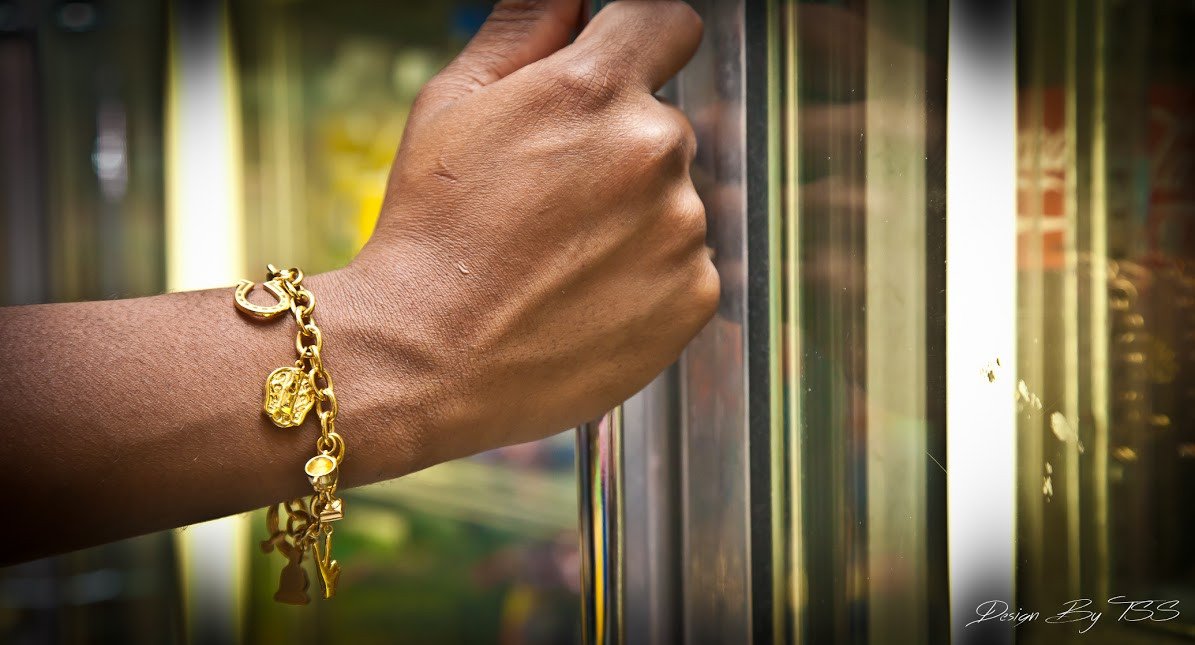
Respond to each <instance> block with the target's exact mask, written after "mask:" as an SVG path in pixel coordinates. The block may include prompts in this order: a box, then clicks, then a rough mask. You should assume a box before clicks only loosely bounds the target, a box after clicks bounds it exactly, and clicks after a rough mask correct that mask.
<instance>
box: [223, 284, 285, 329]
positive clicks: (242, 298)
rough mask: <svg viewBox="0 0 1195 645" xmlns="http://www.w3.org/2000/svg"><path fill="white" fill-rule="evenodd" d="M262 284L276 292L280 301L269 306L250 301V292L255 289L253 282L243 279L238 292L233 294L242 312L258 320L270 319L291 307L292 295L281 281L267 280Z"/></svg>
mask: <svg viewBox="0 0 1195 645" xmlns="http://www.w3.org/2000/svg"><path fill="white" fill-rule="evenodd" d="M261 286H263V287H265V289H266V291H269V292H270V293H272V294H274V297H275V298H277V299H278V302H276V303H274V304H272V305H270V306H268V307H263V306H262V305H255V304H253V303H252V302H249V292H250V291H252V290H253V283H252V282H250V281H248V280H241V281H240V283H239V284H237V289H236V293H235V294H234V295H233V302H234V303H235V304H236V308H237V309H238V310H239V311H240V312H241V313H243V314H245V315H246V316H249V317H251V318H256V319H258V320H270V319H272V318H273V317H275V316H277V315H278V314H280V313H282V312H284V311H286V310H287V309H290V296H289V295H288V294H287V293H286V288H285V287H283V286H282V283H281V282H279V281H278V280H267V281H266V282H263V283H261Z"/></svg>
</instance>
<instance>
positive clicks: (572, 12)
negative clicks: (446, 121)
mask: <svg viewBox="0 0 1195 645" xmlns="http://www.w3.org/2000/svg"><path fill="white" fill-rule="evenodd" d="M580 16H581V2H580V0H502V1H501V2H499V3H498V4H497V5H495V6H494V9H493V11H491V12H490V16H489V18H487V19H486V21H485V24H483V25H482V26H481V29H480V30H479V31H478V32H477V35H475V36H474V37H473V40H471V41H469V44H468V45H466V46H465V49H464V51H462V52H461V53H460V55H459V56H457V57H456V59H455V60H453V61H452V62H451V63H449V64H448V66H447V67H445V68H444V70H443V71H442V72H440V73H439V74H438V75H436V77H435V78H434V79H432V80H431V81H430V82H428V84H427V85H426V86H425V88H424V94H425V95H426V96H425V97H424V98H425V99H427V100H430V101H431V102H433V103H437V104H443V103H449V102H451V101H454V100H456V99H458V98H460V97H462V96H465V95H466V94H469V93H471V92H474V91H476V90H478V89H480V88H482V87H484V86H486V85H489V84H490V83H493V82H495V81H498V80H500V79H502V78H503V77H505V76H507V75H509V74H511V73H513V72H515V71H517V70H519V69H520V68H522V67H524V66H526V65H529V64H531V63H534V62H535V61H537V60H540V59H541V58H545V57H547V56H548V55H550V54H552V53H554V52H555V51H556V50H558V49H560V48H561V47H564V46H565V45H567V44H568V42H569V40H570V39H571V37H572V35H573V32H574V31H575V30H576V28H577V25H578V22H579V20H580Z"/></svg>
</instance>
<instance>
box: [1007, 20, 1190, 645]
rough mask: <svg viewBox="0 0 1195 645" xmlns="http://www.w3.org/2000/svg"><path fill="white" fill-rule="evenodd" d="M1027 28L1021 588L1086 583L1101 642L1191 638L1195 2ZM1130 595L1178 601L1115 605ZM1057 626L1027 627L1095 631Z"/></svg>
mask: <svg viewBox="0 0 1195 645" xmlns="http://www.w3.org/2000/svg"><path fill="white" fill-rule="evenodd" d="M1018 23H1019V24H1018V35H1017V41H1018V43H1019V45H1018V52H1017V58H1018V91H1019V94H1020V95H1019V100H1018V121H1019V124H1018V131H1019V134H1018V150H1019V153H1018V156H1019V159H1018V165H1019V168H1018V171H1019V185H1018V188H1019V191H1020V192H1019V198H1018V231H1019V239H1018V249H1019V252H1018V269H1019V271H1018V291H1019V302H1018V308H1019V312H1018V314H1019V315H1018V325H1019V330H1018V332H1019V333H1018V336H1019V338H1018V344H1019V350H1018V353H1019V356H1018V359H1019V361H1020V369H1019V373H1018V374H1017V377H1018V380H1017V393H1018V394H1017V401H1016V405H1017V407H1018V412H1019V422H1018V437H1019V448H1018V452H1019V458H1018V459H1019V492H1018V507H1019V511H1018V564H1019V569H1018V573H1017V575H1018V577H1017V587H1018V590H1017V593H1018V602H1019V603H1022V604H1025V605H1026V606H1033V607H1045V608H1052V607H1062V606H1063V603H1066V602H1068V601H1070V600H1072V599H1075V598H1090V599H1092V600H1093V601H1094V606H1093V609H1095V610H1096V611H1102V612H1104V616H1105V618H1104V620H1103V621H1101V624H1100V625H1099V627H1098V631H1100V632H1102V633H1103V634H1104V637H1106V638H1110V639H1112V640H1108V641H1106V642H1117V643H1155V642H1168V640H1169V639H1179V638H1180V637H1185V638H1184V639H1183V640H1184V642H1189V641H1190V639H1193V638H1195V617H1193V616H1192V615H1191V614H1190V610H1189V607H1190V606H1191V605H1192V604H1195V550H1193V549H1192V548H1191V541H1190V536H1191V535H1192V534H1193V531H1195V526H1193V525H1192V520H1191V518H1192V514H1191V512H1190V509H1191V507H1192V501H1193V498H1192V496H1193V495H1195V434H1193V432H1195V417H1192V410H1195V405H1192V404H1193V403H1195V353H1193V349H1192V348H1195V344H1193V343H1192V340H1195V339H1193V337H1192V333H1193V330H1195V324H1193V323H1195V317H1193V313H1192V312H1193V311H1195V275H1193V274H1192V267H1191V266H1190V264H1191V259H1192V257H1193V256H1195V226H1193V225H1192V222H1193V221H1195V219H1193V216H1195V192H1193V191H1195V129H1193V128H1192V123H1195V46H1193V45H1192V41H1191V38H1190V35H1191V33H1193V30H1195V7H1193V6H1192V5H1191V4H1190V3H1189V2H1179V1H1165V0H1159V1H1156V2H1118V1H1112V0H1103V1H1101V2H1096V3H1083V2H1075V1H1071V2H1059V3H1036V4H1034V3H1026V4H1024V5H1022V6H1021V10H1020V15H1019V17H1018ZM1117 597H1121V598H1122V599H1124V600H1151V599H1152V600H1154V601H1155V604H1154V606H1153V607H1152V609H1159V607H1158V604H1157V603H1158V602H1159V601H1163V600H1174V601H1179V605H1178V607H1179V608H1181V609H1183V611H1182V614H1181V615H1178V616H1171V615H1170V614H1169V613H1163V612H1159V613H1158V614H1157V615H1156V616H1155V618H1157V619H1160V618H1164V617H1165V618H1169V620H1165V621H1161V620H1155V619H1144V620H1140V621H1137V622H1129V621H1128V620H1117V619H1118V618H1119V617H1120V616H1122V615H1123V612H1124V611H1125V609H1126V608H1127V607H1126V606H1125V605H1123V604H1117V603H1116V602H1110V599H1114V598H1117ZM1143 616H1145V614H1144V613H1143V612H1137V613H1134V614H1130V616H1129V618H1142V617H1143ZM1104 623H1106V624H1104ZM1049 627H1050V626H1049V625H1032V626H1030V628H1029V629H1025V630H1024V631H1022V632H1020V633H1021V635H1022V638H1023V640H1025V641H1026V642H1045V641H1047V640H1050V641H1051V642H1058V641H1059V638H1062V639H1063V641H1064V642H1087V641H1086V640H1084V637H1083V636H1081V635H1076V634H1074V633H1073V631H1071V632H1066V631H1063V632H1058V631H1057V630H1051V629H1048V628H1049ZM1068 639H1069V640H1068Z"/></svg>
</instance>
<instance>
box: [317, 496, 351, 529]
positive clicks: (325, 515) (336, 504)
mask: <svg viewBox="0 0 1195 645" xmlns="http://www.w3.org/2000/svg"><path fill="white" fill-rule="evenodd" d="M316 517H318V518H319V521H320V522H322V523H324V524H327V523H328V522H335V521H337V520H341V519H344V501H343V500H341V499H340V498H339V497H333V498H332V499H329V500H328V501H327V502H326V503H325V504H324V505H323V506H322V507H321V508H320V510H319V514H318V515H317V516H316Z"/></svg>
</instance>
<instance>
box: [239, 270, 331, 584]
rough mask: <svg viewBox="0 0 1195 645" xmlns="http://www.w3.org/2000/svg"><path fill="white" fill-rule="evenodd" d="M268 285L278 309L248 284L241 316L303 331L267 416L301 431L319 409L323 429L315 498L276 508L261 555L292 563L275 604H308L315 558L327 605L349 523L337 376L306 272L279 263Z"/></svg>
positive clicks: (272, 380) (242, 287)
mask: <svg viewBox="0 0 1195 645" xmlns="http://www.w3.org/2000/svg"><path fill="white" fill-rule="evenodd" d="M262 286H263V287H265V289H266V291H269V292H270V293H272V294H273V295H274V297H275V298H277V299H278V302H277V303H276V304H273V305H269V306H262V305H255V304H253V303H251V302H249V300H248V295H249V292H250V291H252V290H253V283H252V282H250V281H248V280H241V282H240V284H239V285H238V286H237V288H236V294H235V296H234V302H235V303H236V308H237V310H239V311H240V312H241V313H242V314H245V315H246V316H249V317H250V318H252V319H254V320H261V321H268V320H273V319H274V318H276V317H277V316H279V315H281V314H283V313H285V312H286V311H288V310H289V311H290V312H291V313H292V314H293V315H294V318H295V324H296V325H298V327H299V332H298V334H297V335H296V336H295V351H296V352H297V353H298V359H297V360H295V364H294V365H293V366H287V367H279V368H278V369H276V370H274V371H273V372H270V375H269V376H267V377H266V384H265V400H264V402H263V403H262V412H263V413H265V415H266V416H268V417H270V420H271V421H273V422H274V425H276V426H278V427H279V428H295V427H298V426H300V425H302V423H303V420H304V419H305V418H306V417H307V413H308V412H309V411H310V410H311V408H312V407H314V408H315V412H316V416H317V417H318V418H319V424H320V436H319V439H316V441H315V449H316V455H315V456H314V457H312V458H311V459H308V460H307V464H306V466H304V468H303V470H304V472H305V473H306V474H307V477H308V479H309V480H310V481H311V486H312V488H313V489H314V491H313V493H312V495H311V497H309V498H308V499H306V500H304V499H301V498H300V499H295V500H291V501H289V502H283V503H280V504H275V505H273V506H271V507H270V509H269V510H268V511H267V513H266V525H267V527H268V528H269V531H270V537H269V538H267V539H265V540H263V541H262V543H261V550H262V552H264V553H270V552H271V551H275V550H276V551H278V553H280V554H281V555H282V557H284V558H286V561H287V562H286V566H285V567H284V568H283V569H282V575H281V577H280V578H279V581H278V591H277V592H276V593H275V594H274V600H277V601H278V602H283V603H288V604H292V605H305V604H307V603H308V598H307V587H308V585H309V582H308V578H307V571H306V570H305V569H304V568H303V566H302V564H303V557H304V555H305V554H306V553H307V552H308V551H310V552H311V558H312V559H313V560H315V565H316V569H317V571H318V572H319V579H320V584H321V586H322V587H323V592H324V598H331V597H332V596H334V595H336V582H337V580H338V579H339V578H340V564H339V563H337V562H336V561H335V560H333V559H332V522H335V521H337V520H339V519H341V518H342V517H344V501H343V500H341V499H340V498H338V497H336V483H337V478H338V475H339V470H340V464H341V463H343V462H344V439H343V438H342V437H341V436H340V434H338V433H337V432H336V413H337V407H336V393H335V392H333V391H332V375H331V374H329V373H328V370H327V368H325V367H324V363H323V358H321V356H320V349H321V348H322V347H323V334H322V333H321V332H320V329H319V327H317V326H316V325H315V318H313V317H312V312H313V311H314V310H315V294H313V293H312V292H310V291H308V290H307V289H306V288H304V287H303V272H302V271H300V270H299V269H294V268H291V269H286V270H284V271H279V270H278V269H277V268H275V267H274V265H272V264H271V265H268V267H267V273H266V281H265V282H264V283H262ZM279 506H281V507H282V509H283V511H285V512H286V521H285V523H283V522H282V521H281V519H280V517H279V510H278V507H279Z"/></svg>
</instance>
